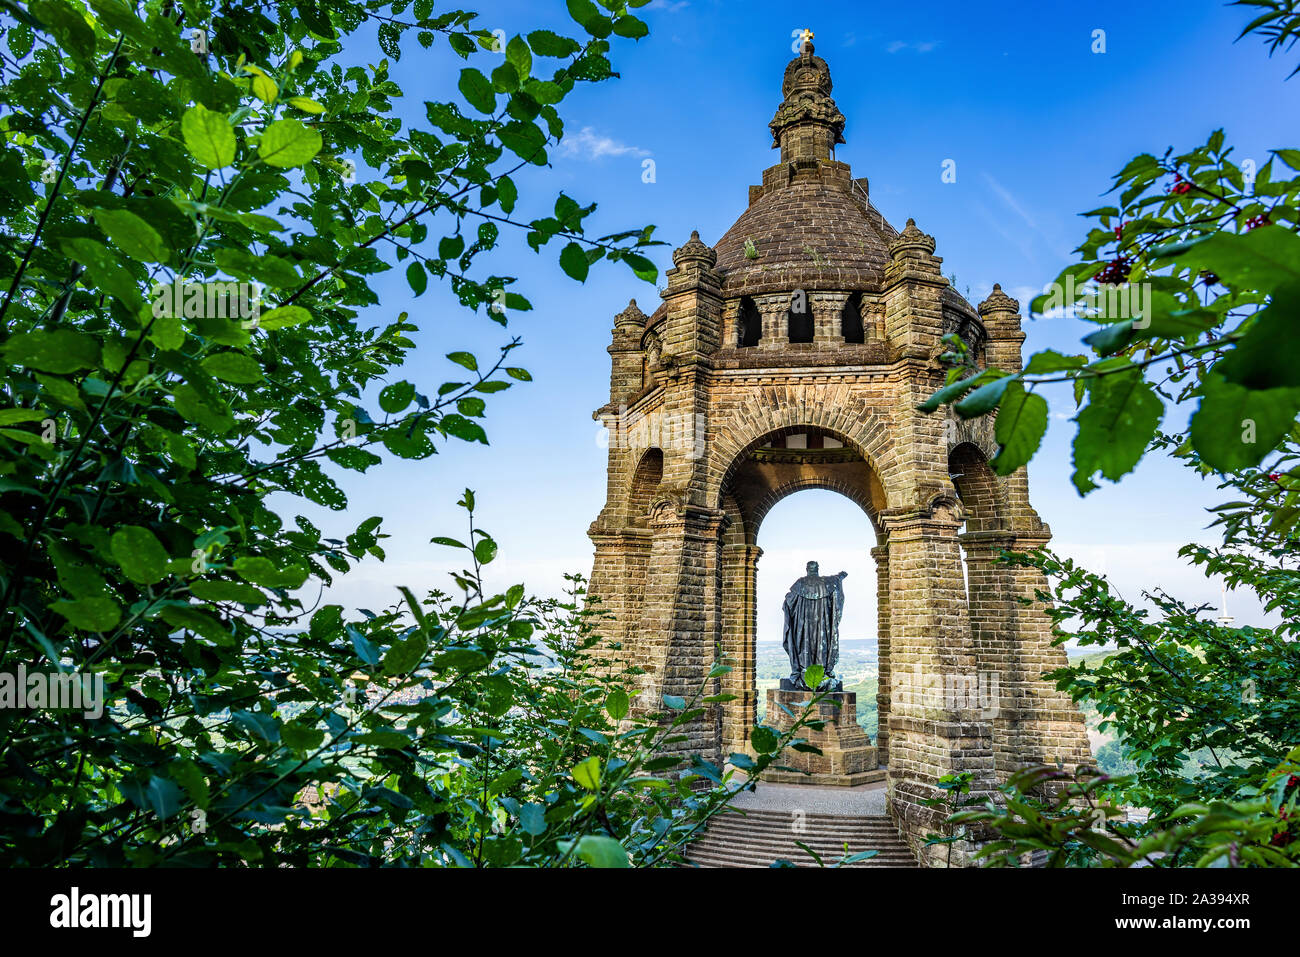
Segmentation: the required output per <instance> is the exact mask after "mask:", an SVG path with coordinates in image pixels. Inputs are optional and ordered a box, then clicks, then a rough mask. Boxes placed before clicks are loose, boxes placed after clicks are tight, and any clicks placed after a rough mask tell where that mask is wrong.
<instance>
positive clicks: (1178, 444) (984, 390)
mask: <svg viewBox="0 0 1300 957" xmlns="http://www.w3.org/2000/svg"><path fill="white" fill-rule="evenodd" d="M1237 5H1241V6H1249V7H1255V8H1257V10H1256V13H1258V14H1259V15H1258V16H1257V17H1256V19H1254V20H1253V21H1252V22H1251V23H1249V24H1248V25H1247V26H1246V28H1245V29H1244V30H1243V31H1242V34H1241V35H1242V36H1243V37H1244V36H1246V35H1248V34H1250V33H1252V32H1256V31H1257V32H1259V33H1261V34H1262V35H1264V36H1265V37H1266V39H1268V41H1269V43H1270V47H1271V50H1278V49H1283V50H1289V49H1291V48H1292V47H1293V46H1294V43H1295V41H1296V39H1297V37H1300V14H1297V11H1296V4H1295V3H1294V2H1293V0H1238V4H1237ZM1261 11H1262V12H1261ZM1231 152H1232V151H1231V149H1229V148H1227V147H1225V137H1224V134H1223V132H1222V131H1221V130H1220V131H1216V132H1215V133H1214V134H1213V135H1212V136H1211V137H1210V139H1209V141H1208V142H1207V143H1206V145H1205V146H1203V147H1199V148H1197V149H1194V150H1191V151H1189V152H1187V153H1184V154H1181V155H1174V153H1173V150H1172V149H1170V150H1168V151H1166V153H1165V154H1164V156H1163V157H1160V158H1158V157H1156V156H1154V155H1152V154H1146V153H1144V154H1142V155H1140V156H1138V157H1136V158H1135V159H1133V160H1132V161H1131V162H1130V163H1129V164H1128V165H1127V166H1126V167H1125V168H1124V169H1123V170H1122V171H1121V172H1120V173H1119V174H1118V175H1117V176H1116V179H1115V185H1114V187H1113V191H1116V190H1117V191H1120V195H1119V198H1118V202H1117V203H1116V205H1114V206H1106V207H1102V208H1100V209H1096V210H1092V211H1091V212H1089V213H1085V214H1084V215H1086V216H1088V217H1090V218H1094V219H1096V220H1097V226H1096V227H1095V228H1094V229H1092V231H1091V232H1090V233H1089V234H1088V237H1087V238H1086V239H1085V241H1084V243H1083V245H1082V246H1081V247H1080V248H1079V250H1078V252H1079V253H1080V256H1081V262H1079V263H1077V264H1075V265H1073V266H1070V267H1069V268H1067V269H1066V270H1065V271H1064V272H1063V273H1062V274H1061V276H1060V277H1059V278H1058V280H1057V282H1056V284H1055V285H1054V287H1053V289H1052V290H1051V291H1049V292H1048V293H1046V294H1045V295H1044V296H1041V297H1039V298H1038V299H1036V300H1035V301H1034V303H1033V304H1032V306H1031V311H1032V312H1038V313H1042V312H1044V311H1047V310H1049V309H1062V308H1066V309H1077V310H1078V314H1079V315H1082V316H1084V317H1086V318H1089V319H1091V320H1092V321H1095V322H1097V323H1098V324H1099V328H1098V330H1097V331H1096V332H1094V333H1092V334H1091V335H1089V336H1088V337H1087V338H1086V339H1085V342H1086V343H1087V344H1088V345H1089V346H1091V348H1092V353H1093V354H1092V355H1090V356H1089V355H1075V356H1066V355H1062V354H1060V353H1057V352H1054V351H1051V350H1047V351H1044V352H1039V353H1037V354H1035V355H1034V356H1033V357H1031V359H1030V360H1029V362H1028V363H1027V364H1026V367H1025V369H1024V371H1023V372H1022V373H1017V374H1009V375H1008V374H1004V373H1003V372H1002V371H1000V370H995V369H985V370H980V369H977V368H975V366H974V363H973V361H972V358H971V355H970V353H969V352H968V350H967V349H966V347H965V344H964V343H962V342H960V341H957V340H954V341H953V349H954V351H953V352H952V353H951V354H950V355H949V357H948V358H949V359H950V360H951V361H952V363H953V369H952V370H951V372H950V374H949V376H948V384H947V385H946V386H945V387H944V388H943V389H941V390H940V391H939V392H938V393H936V394H935V395H934V396H932V397H931V398H930V399H929V400H928V401H927V402H926V403H925V404H923V406H922V408H924V409H927V410H931V411H933V410H935V409H937V408H939V407H940V406H941V405H942V404H944V403H947V402H952V403H953V404H954V410H955V411H956V413H957V414H958V415H960V416H963V417H970V416H976V415H985V414H990V413H992V412H993V411H994V410H996V411H997V422H996V432H997V438H998V441H999V443H1000V446H1001V448H1000V450H999V453H998V455H997V457H996V458H995V459H994V461H993V463H992V464H993V466H994V468H995V469H996V470H997V471H998V472H1000V473H1002V474H1009V473H1010V472H1012V471H1014V470H1015V469H1016V468H1018V467H1020V466H1022V465H1023V464H1024V463H1025V462H1027V461H1028V460H1029V458H1030V456H1032V454H1033V453H1034V451H1035V450H1036V449H1037V447H1038V445H1039V443H1040V441H1041V439H1042V436H1043V434H1044V433H1045V431H1046V428H1047V409H1048V407H1047V401H1046V399H1044V398H1043V396H1042V395H1041V394H1040V392H1039V387H1040V386H1043V385H1046V384H1050V383H1053V382H1067V383H1070V384H1072V386H1073V389H1074V398H1075V404H1076V406H1079V407H1080V411H1079V413H1078V415H1077V416H1076V417H1075V422H1076V423H1077V426H1078V428H1077V432H1076V435H1075V439H1074V465H1075V473H1074V483H1075V485H1076V487H1077V488H1078V490H1079V493H1080V494H1081V495H1086V494H1087V493H1088V492H1089V491H1091V490H1092V489H1094V488H1096V487H1097V486H1096V483H1095V482H1094V477H1095V476H1096V474H1097V473H1098V472H1100V473H1101V474H1102V475H1103V476H1104V477H1106V478H1109V479H1111V480H1115V481H1118V480H1119V479H1121V478H1122V477H1123V476H1124V475H1125V474H1127V473H1128V472H1129V471H1131V470H1132V469H1133V468H1134V467H1135V466H1136V465H1137V463H1138V461H1139V460H1140V459H1141V458H1142V457H1143V455H1145V454H1146V453H1147V452H1148V451H1149V450H1156V449H1158V450H1161V451H1164V452H1167V453H1169V454H1172V455H1173V456H1174V457H1176V458H1179V459H1182V460H1183V461H1184V462H1185V463H1186V464H1187V465H1188V466H1189V467H1191V468H1192V469H1193V470H1195V471H1196V472H1197V473H1198V474H1199V475H1201V476H1213V475H1220V476H1223V481H1222V482H1221V484H1220V486H1219V487H1220V488H1221V489H1225V490H1227V494H1229V495H1231V496H1232V498H1231V500H1230V501H1228V502H1225V503H1224V504H1222V505H1220V506H1219V507H1218V508H1216V509H1214V511H1215V512H1217V513H1218V517H1217V519H1216V521H1215V523H1214V524H1215V525H1218V526H1221V528H1222V532H1223V540H1222V545H1221V546H1219V547H1206V546H1201V545H1188V546H1186V547H1184V548H1183V549H1182V551H1181V553H1180V554H1181V555H1182V556H1183V557H1186V558H1188V559H1189V560H1190V561H1192V562H1193V563H1194V564H1196V565H1198V566H1200V567H1201V568H1202V569H1203V570H1204V571H1205V573H1206V574H1207V575H1212V576H1220V577H1222V579H1223V580H1224V581H1225V582H1226V583H1227V585H1228V586H1229V587H1230V588H1233V589H1245V590H1248V591H1250V592H1253V593H1254V595H1255V596H1256V597H1258V598H1259V600H1260V604H1261V605H1262V606H1263V607H1264V608H1265V609H1266V610H1267V611H1269V612H1275V613H1277V614H1278V616H1279V617H1280V619H1281V623H1280V624H1279V625H1278V626H1277V627H1275V628H1252V627H1242V628H1232V627H1227V624H1228V623H1226V622H1222V621H1214V620H1211V619H1209V618H1208V614H1209V613H1211V612H1212V609H1209V608H1207V607H1192V606H1189V605H1187V604H1185V603H1183V602H1181V601H1179V600H1178V599H1177V598H1175V597H1173V596H1170V595H1168V594H1165V593H1164V592H1160V593H1157V594H1147V595H1145V597H1146V598H1147V599H1148V600H1150V601H1151V602H1152V603H1153V604H1154V606H1155V609H1156V612H1157V616H1156V617H1155V618H1152V617H1151V616H1150V615H1149V614H1148V612H1146V611H1144V610H1140V609H1137V608H1135V607H1134V606H1133V605H1131V604H1129V603H1128V602H1127V601H1125V600H1124V599H1123V598H1121V597H1120V596H1119V595H1118V594H1117V593H1116V592H1115V591H1114V590H1113V589H1112V587H1111V583H1110V582H1108V581H1107V580H1106V579H1105V578H1104V577H1101V576H1098V575H1094V574H1091V573H1089V572H1088V571H1086V570H1085V569H1082V568H1080V567H1078V566H1076V565H1075V564H1074V563H1073V562H1070V561H1068V560H1062V559H1060V558H1058V557H1056V556H1054V555H1052V554H1050V553H1047V552H1042V553H1038V554H1035V555H1032V556H1027V555H1008V556H1004V560H1006V561H1010V562H1013V563H1018V564H1029V565H1033V566H1035V567H1037V568H1038V569H1040V570H1041V571H1043V572H1044V574H1045V575H1046V576H1047V578H1048V581H1049V584H1050V591H1049V592H1043V593H1040V594H1039V596H1038V597H1039V599H1040V600H1042V601H1044V602H1047V603H1049V604H1050V614H1051V615H1052V617H1053V620H1054V630H1055V633H1056V640H1057V643H1058V644H1059V643H1062V642H1064V641H1066V640H1069V639H1074V640H1076V641H1077V642H1078V644H1079V645H1080V646H1082V647H1088V646H1104V647H1107V648H1110V647H1114V648H1116V649H1117V650H1116V652H1115V653H1114V654H1111V655H1108V656H1107V657H1106V658H1105V659H1104V660H1103V661H1101V662H1099V663H1096V664H1095V665H1090V664H1089V663H1088V662H1087V661H1081V662H1078V663H1076V664H1075V665H1073V666H1069V667H1066V668H1063V669H1060V670H1058V671H1055V672H1052V673H1050V674H1049V675H1047V676H1046V677H1047V678H1049V679H1051V680H1055V681H1056V683H1057V687H1059V688H1061V689H1062V690H1065V691H1068V692H1069V694H1070V695H1071V697H1072V698H1073V699H1074V700H1075V701H1076V702H1088V703H1090V704H1092V705H1093V706H1095V707H1096V708H1097V710H1098V711H1099V713H1100V714H1101V715H1102V717H1103V718H1104V719H1105V720H1104V722H1103V724H1102V727H1103V729H1105V728H1110V729H1111V730H1113V731H1114V732H1116V733H1117V734H1118V736H1119V740H1120V741H1121V742H1122V744H1123V748H1124V752H1125V755H1126V757H1127V759H1128V761H1130V762H1131V763H1132V769H1133V770H1132V773H1131V774H1127V775H1123V776H1114V777H1112V776H1108V775H1105V774H1100V773H1098V772H1096V770H1095V769H1088V768H1084V769H1080V770H1079V771H1078V772H1077V773H1076V774H1074V775H1069V774H1066V773H1065V772H1064V771H1061V770H1057V769H1053V768H1031V769H1027V770H1025V771H1024V772H1022V773H1021V774H1018V775H1016V776H1015V777H1013V778H1012V779H1011V780H1010V781H1009V782H1008V783H1007V785H1006V786H1005V787H1004V788H1003V789H1002V791H1003V793H1002V795H1000V799H999V800H997V801H995V802H989V803H988V804H987V805H986V806H984V807H981V808H978V809H966V810H961V811H958V812H957V813H954V814H953V815H952V816H951V823H952V825H953V827H954V828H956V827H957V826H960V827H962V828H968V829H971V830H972V831H973V832H975V833H978V834H982V835H984V836H989V835H992V837H993V840H991V841H989V842H987V843H985V844H984V845H983V847H982V849H981V851H980V859H982V860H984V861H985V862H987V863H992V864H1001V865H1007V864H1018V863H1024V862H1046V863H1048V864H1050V865H1053V866H1134V865H1144V866H1148V865H1155V866H1293V865H1295V864H1297V863H1300V826H1298V825H1297V823H1296V807H1297V802H1298V799H1300V776H1298V775H1297V772H1300V748H1297V747H1296V745H1297V743H1300V699H1297V697H1296V694H1295V689H1296V688H1297V687H1298V686H1300V644H1297V641H1296V639H1297V637H1298V636H1300V570H1297V564H1298V562H1300V532H1298V531H1297V529H1298V528H1300V427H1298V426H1297V422H1296V416H1297V412H1300V364H1298V363H1296V361H1295V353H1296V349H1295V346H1296V343H1297V341H1298V340H1297V330H1300V324H1297V315H1298V313H1297V308H1298V307H1300V298H1298V297H1300V236H1297V234H1296V233H1297V228H1298V227H1300V208H1297V200H1298V198H1300V176H1295V175H1287V174H1286V170H1287V169H1289V170H1291V171H1300V151H1297V150H1294V149H1277V150H1273V151H1272V152H1273V158H1271V159H1269V161H1268V162H1266V163H1265V164H1263V165H1262V166H1261V167H1259V168H1258V169H1255V168H1254V164H1253V163H1250V164H1244V163H1243V164H1242V165H1238V164H1237V163H1236V162H1234V161H1233V160H1232V159H1230V158H1229V154H1230V153H1231ZM1275 161H1276V164H1275ZM1243 167H1245V168H1243ZM1162 187H1163V188H1162ZM1134 293H1137V295H1136V296H1134ZM1117 308H1118V310H1119V312H1116V309H1117ZM1085 400H1086V404H1085ZM1190 402H1195V403H1196V409H1195V411H1194V413H1193V414H1192V417H1191V422H1190V428H1189V431H1188V433H1187V434H1186V435H1165V434H1162V433H1160V432H1159V425H1160V422H1161V419H1162V418H1163V416H1164V413H1165V403H1171V404H1173V405H1175V406H1177V405H1180V404H1183V403H1190ZM1261 463H1264V464H1261ZM1196 753H1204V754H1207V755H1208V757H1209V760H1207V761H1202V762H1200V767H1199V768H1197V769H1196V771H1195V773H1194V774H1191V775H1188V774H1187V773H1186V765H1187V763H1188V760H1189V756H1190V755H1193V754H1196ZM1126 807H1127V808H1137V809H1140V812H1139V814H1137V815H1130V814H1128V813H1127V812H1126V811H1125V810H1124V808H1126ZM1130 818H1131V819H1130Z"/></svg>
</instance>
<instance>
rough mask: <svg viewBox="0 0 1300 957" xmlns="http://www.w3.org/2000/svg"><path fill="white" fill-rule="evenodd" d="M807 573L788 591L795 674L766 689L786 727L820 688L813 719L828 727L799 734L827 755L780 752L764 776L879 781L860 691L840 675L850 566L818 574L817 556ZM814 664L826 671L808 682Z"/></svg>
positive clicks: (787, 639)
mask: <svg viewBox="0 0 1300 957" xmlns="http://www.w3.org/2000/svg"><path fill="white" fill-rule="evenodd" d="M807 571H808V573H807V574H806V575H804V577H802V578H800V579H799V580H798V581H796V582H795V583H794V584H793V585H791V586H790V590H789V592H787V593H786V596H785V602H784V605H783V609H784V612H785V625H784V628H783V629H782V645H783V647H784V648H785V653H786V654H787V655H788V656H789V658H790V677H788V678H782V679H781V687H780V688H770V689H768V692H767V715H768V718H767V721H768V723H769V724H771V725H772V726H774V727H776V728H778V729H780V730H781V731H785V730H786V729H788V728H789V727H790V726H791V725H792V724H793V723H794V720H795V716H796V715H799V714H802V713H803V710H804V709H805V708H806V707H807V706H808V704H809V703H810V702H811V701H812V699H813V697H814V696H815V695H819V694H820V696H821V700H820V701H819V702H818V706H817V713H816V714H814V715H813V718H814V720H817V721H820V722H821V723H822V726H821V727H820V728H809V729H807V730H806V731H805V732H804V733H803V734H802V735H801V737H805V738H807V740H808V743H809V744H812V745H814V746H816V747H817V749H818V750H820V751H821V754H813V753H811V752H806V751H795V750H790V751H787V752H786V753H785V754H784V755H783V756H782V758H781V761H782V764H783V765H784V766H783V767H782V768H779V769H775V770H772V771H768V772H767V773H765V774H764V775H763V777H764V779H765V780H768V781H788V782H792V783H802V784H835V785H849V786H852V785H856V784H865V783H867V782H868V781H873V780H881V779H882V778H883V776H884V772H883V771H877V770H876V768H877V765H878V764H879V760H878V758H877V752H876V749H875V747H873V746H872V744H871V739H870V738H868V737H867V734H866V732H865V731H863V730H862V728H861V726H860V725H859V724H858V696H857V694H856V693H855V692H852V691H845V690H844V683H843V682H842V681H841V680H840V678H839V677H837V676H836V674H835V665H836V664H837V663H838V662H839V659H840V618H841V616H842V615H843V614H844V585H843V583H844V579H845V578H846V577H847V576H848V572H840V573H839V574H838V575H826V576H823V575H819V574H818V566H817V563H816V562H809V563H808V565H807ZM814 665H816V666H819V667H820V668H821V669H822V675H821V677H820V679H818V680H816V681H810V680H809V679H808V677H807V676H808V669H809V668H811V667H813V666H814ZM814 685H815V687H814Z"/></svg>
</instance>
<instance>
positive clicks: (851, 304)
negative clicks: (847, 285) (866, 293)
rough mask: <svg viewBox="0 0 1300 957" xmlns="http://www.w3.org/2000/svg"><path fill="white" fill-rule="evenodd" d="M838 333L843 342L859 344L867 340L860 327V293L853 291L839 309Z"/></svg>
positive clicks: (863, 330)
mask: <svg viewBox="0 0 1300 957" xmlns="http://www.w3.org/2000/svg"><path fill="white" fill-rule="evenodd" d="M840 335H841V336H843V337H844V341H845V342H850V343H856V344H860V343H863V342H866V341H867V336H866V330H865V329H863V327H862V293H860V292H855V293H854V294H853V295H851V296H849V299H848V302H846V303H844V308H843V309H842V310H841V311H840Z"/></svg>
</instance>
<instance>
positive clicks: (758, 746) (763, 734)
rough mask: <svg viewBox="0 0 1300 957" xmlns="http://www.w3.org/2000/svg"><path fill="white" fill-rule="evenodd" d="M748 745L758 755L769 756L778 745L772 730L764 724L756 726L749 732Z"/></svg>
mask: <svg viewBox="0 0 1300 957" xmlns="http://www.w3.org/2000/svg"><path fill="white" fill-rule="evenodd" d="M749 743H750V744H752V745H753V746H754V750H755V751H757V752H758V753H759V754H771V753H772V752H773V751H775V750H776V746H777V744H779V743H780V741H779V739H778V738H777V734H776V732H775V731H774V730H772V729H771V728H769V727H768V726H767V725H765V724H758V725H755V726H754V729H753V730H752V731H750V732H749Z"/></svg>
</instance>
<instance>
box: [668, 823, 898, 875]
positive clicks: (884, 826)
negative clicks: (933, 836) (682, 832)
mask: <svg viewBox="0 0 1300 957" xmlns="http://www.w3.org/2000/svg"><path fill="white" fill-rule="evenodd" d="M795 822H796V819H795V818H794V816H793V815H792V814H791V813H790V812H789V811H777V810H771V809H762V810H753V811H746V812H744V813H743V814H742V813H729V814H726V815H724V816H722V817H718V818H715V819H714V820H713V821H712V822H710V824H709V827H708V828H707V830H706V831H705V833H704V834H703V835H702V836H701V837H700V838H699V839H698V840H696V841H695V843H694V844H692V845H691V847H690V848H689V850H688V851H687V855H686V856H687V859H688V860H689V861H690V863H691V864H693V865H695V866H698V867H770V866H771V864H772V862H773V861H774V860H776V859H778V858H782V859H785V860H788V861H790V862H791V863H793V864H794V865H795V866H796V867H816V866H817V865H816V862H815V861H813V859H812V858H811V857H810V856H809V855H808V853H807V852H806V851H804V850H803V849H802V848H801V847H799V845H798V844H797V843H795V842H796V841H799V842H802V843H804V844H807V845H808V846H809V847H810V848H812V849H813V850H814V851H815V852H816V853H817V855H818V856H819V857H821V858H822V861H823V862H824V863H826V864H832V863H834V862H835V861H837V860H839V858H840V857H841V856H843V855H844V854H845V853H846V851H845V845H846V844H847V845H848V851H847V853H849V854H855V853H859V852H861V851H868V850H871V851H878V852H879V853H878V854H877V855H876V856H875V857H873V858H871V859H869V860H866V861H860V862H857V863H855V864H850V865H845V866H849V867H916V866H917V865H916V859H915V858H914V857H913V855H912V853H911V851H910V850H908V848H907V845H906V844H905V843H904V842H903V841H902V840H901V839H900V838H899V836H898V831H897V829H896V828H895V827H894V824H893V822H892V821H891V820H890V819H889V818H887V817H884V816H877V815H865V814H864V815H852V816H844V817H840V816H836V815H831V814H808V815H805V816H804V817H803V818H802V820H801V821H799V823H800V824H801V830H800V831H799V832H798V833H795V832H794V831H793V830H792V827H793V825H794V824H795Z"/></svg>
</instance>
